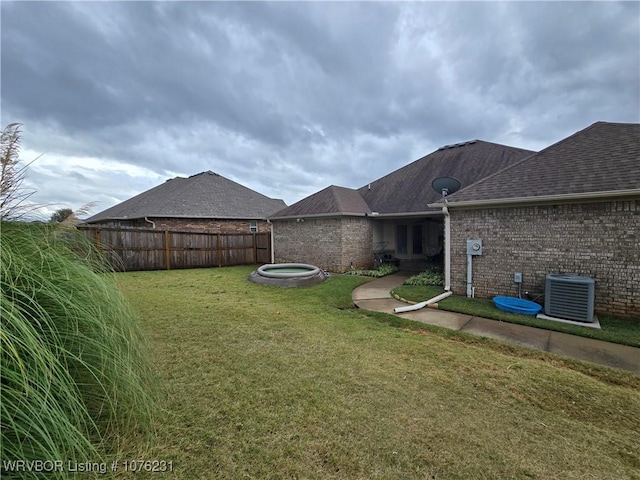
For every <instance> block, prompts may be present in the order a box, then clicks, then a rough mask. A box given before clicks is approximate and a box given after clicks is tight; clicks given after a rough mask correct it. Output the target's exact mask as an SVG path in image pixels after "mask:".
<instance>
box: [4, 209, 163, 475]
mask: <svg viewBox="0 0 640 480" xmlns="http://www.w3.org/2000/svg"><path fill="white" fill-rule="evenodd" d="M0 252H1V257H0V287H1V297H0V317H1V318H2V323H1V329H0V340H1V342H2V345H1V346H2V351H1V362H2V363H1V364H0V366H1V370H2V384H1V386H2V389H1V391H0V394H1V406H0V412H1V413H0V416H1V421H2V437H1V443H0V458H2V460H3V462H5V461H12V460H24V461H56V460H58V461H63V462H68V461H72V462H96V461H99V460H100V459H102V458H105V456H108V455H110V454H114V453H115V452H116V451H117V450H118V449H119V448H121V446H122V445H123V442H126V440H125V439H127V438H129V439H131V438H134V437H136V436H137V435H138V434H140V433H144V432H145V431H148V429H149V428H150V425H151V420H152V412H153V408H154V407H153V405H154V402H153V394H152V391H153V381H152V380H151V379H152V375H151V374H150V367H149V363H148V357H147V350H146V347H145V342H144V338H143V336H142V334H141V331H140V329H139V326H138V324H137V320H136V316H135V315H134V313H133V311H132V310H131V308H130V307H129V305H128V304H127V302H126V301H125V300H124V298H123V296H122V295H121V293H120V292H119V290H118V289H117V288H116V286H115V284H114V281H113V280H114V279H113V277H112V276H111V275H110V274H109V273H108V272H107V270H106V268H105V267H104V266H103V265H104V264H103V263H102V262H101V261H100V258H99V256H98V255H97V253H96V252H95V250H94V249H93V248H92V247H91V245H90V244H89V243H88V242H87V241H86V240H85V239H84V237H83V236H82V235H81V234H79V233H78V232H77V231H75V230H74V229H66V228H61V227H55V228H52V227H50V226H49V227H47V226H44V225H33V224H26V223H19V222H3V223H2V224H0ZM5 467H6V466H5V465H3V469H4V468H5ZM5 473H6V472H5ZM14 474H15V472H14ZM25 475H28V473H26V472H25ZM56 475H57V476H58V477H60V478H66V475H67V473H66V472H64V471H54V472H51V475H49V476H47V478H55V477H56Z"/></svg>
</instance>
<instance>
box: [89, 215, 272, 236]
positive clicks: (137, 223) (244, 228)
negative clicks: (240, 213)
mask: <svg viewBox="0 0 640 480" xmlns="http://www.w3.org/2000/svg"><path fill="white" fill-rule="evenodd" d="M149 220H151V221H152V222H154V223H155V226H156V227H155V228H156V229H158V230H199V231H207V232H212V233H253V232H251V230H250V220H214V219H206V218H153V217H152V218H149ZM256 222H257V226H258V231H257V232H256V233H269V232H270V231H271V226H270V225H269V224H268V223H267V222H266V220H256ZM95 225H96V226H103V227H116V228H120V227H125V228H126V227H129V228H151V227H152V225H151V224H150V223H149V222H146V221H145V220H140V219H138V220H119V221H109V222H101V223H96V224H95Z"/></svg>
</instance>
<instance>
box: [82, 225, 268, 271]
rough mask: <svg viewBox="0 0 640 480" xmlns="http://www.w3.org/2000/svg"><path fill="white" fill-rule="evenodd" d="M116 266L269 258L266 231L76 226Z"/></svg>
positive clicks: (141, 267)
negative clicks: (213, 231)
mask: <svg viewBox="0 0 640 480" xmlns="http://www.w3.org/2000/svg"><path fill="white" fill-rule="evenodd" d="M78 230H80V231H81V232H83V233H84V234H85V235H86V236H87V237H88V238H90V239H92V240H93V242H94V243H95V245H96V247H97V248H98V250H100V251H101V252H102V253H103V254H104V256H105V257H106V259H107V261H108V262H109V263H110V264H111V265H112V266H113V268H114V269H116V270H123V271H131V270H162V269H166V270H170V269H172V268H200V267H225V266H231V265H251V264H257V263H269V262H270V261H271V236H270V234H269V233H211V232H202V231H190V230H153V229H144V228H114V227H87V226H82V227H78Z"/></svg>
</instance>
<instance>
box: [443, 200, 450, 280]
mask: <svg viewBox="0 0 640 480" xmlns="http://www.w3.org/2000/svg"><path fill="white" fill-rule="evenodd" d="M442 214H443V215H444V290H445V292H449V291H451V219H450V218H449V209H448V208H447V199H446V198H445V199H444V205H442Z"/></svg>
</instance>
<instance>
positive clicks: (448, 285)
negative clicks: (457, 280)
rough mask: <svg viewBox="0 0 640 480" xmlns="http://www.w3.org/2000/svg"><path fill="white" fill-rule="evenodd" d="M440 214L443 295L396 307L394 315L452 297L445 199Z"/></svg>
mask: <svg viewBox="0 0 640 480" xmlns="http://www.w3.org/2000/svg"><path fill="white" fill-rule="evenodd" d="M442 213H443V215H444V290H445V291H444V293H441V294H440V295H437V296H435V297H433V298H430V299H429V300H427V301H426V302H420V303H416V304H415V305H409V306H407V307H396V308H394V309H393V311H394V312H395V313H404V312H412V311H414V310H420V309H421V308H424V307H426V306H427V305H431V304H432V303H436V302H439V301H440V300H444V299H445V298H447V297H449V296H451V295H453V292H452V291H451V219H450V218H449V209H448V208H447V199H446V198H444V203H443V205H442Z"/></svg>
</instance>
